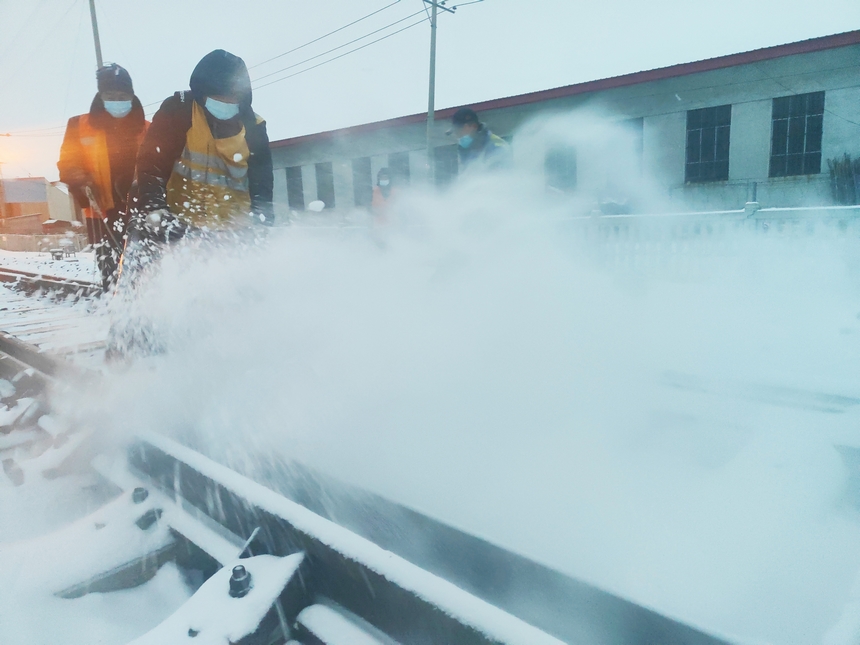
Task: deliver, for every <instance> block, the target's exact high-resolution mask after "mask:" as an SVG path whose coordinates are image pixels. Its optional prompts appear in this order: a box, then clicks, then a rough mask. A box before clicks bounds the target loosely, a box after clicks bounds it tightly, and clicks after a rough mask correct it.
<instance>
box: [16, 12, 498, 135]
mask: <svg viewBox="0 0 860 645" xmlns="http://www.w3.org/2000/svg"><path fill="white" fill-rule="evenodd" d="M77 1H78V0H74V3H73V5H72V6H74V4H77ZM477 1H483V0H477ZM400 2H401V0H396V1H395V2H391V3H389V4H387V5H385V6H383V7H381V8H380V9H377V10H376V11H373V12H371V13H369V14H366V15H365V16H362V17H361V18H358V19H357V20H353V21H352V22H350V23H347V24H346V25H343V26H342V27H338V28H337V29H334V30H332V31H330V32H327V33H325V34H323V35H322V36H319V37H317V38H314V39H313V40H310V41H308V42H307V43H303V44H302V45H299V46H298V47H294V48H292V49H291V50H289V51H287V52H284V53H282V54H278V55H277V56H274V57H272V58H269V59H267V60H265V61H263V62H261V63H256V64H255V65H252V66H251V67H249V69H254V68H257V67H260V66H261V65H264V64H266V63H269V62H271V61H273V60H276V59H278V58H282V57H283V56H286V55H287V54H290V53H293V52H295V51H298V50H300V49H303V48H305V47H307V46H309V45H312V44H314V43H316V42H319V41H321V40H323V39H325V38H328V37H329V36H332V35H334V34H336V33H338V32H341V31H343V30H344V29H347V28H348V27H351V26H353V25H355V24H358V23H359V22H362V21H363V20H366V19H367V18H370V17H372V16H374V15H377V14H379V13H381V12H382V11H385V10H386V9H389V8H391V7H393V6H394V5H396V4H399V3H400ZM423 4H424V3H423V0H422V11H426V6H423ZM466 4H473V2H468V3H466ZM70 9H71V7H70ZM422 11H417V12H415V13H412V14H410V15H408V16H406V17H404V18H401V19H400V20H396V21H394V22H391V23H389V24H387V25H385V26H384V27H380V28H379V29H375V30H373V31H371V32H368V33H367V34H364V35H363V36H360V37H359V38H355V39H353V40H351V41H349V42H346V43H344V44H342V45H338V46H337V47H333V48H331V49H329V50H327V51H325V52H322V53H320V54H317V55H315V56H311V57H308V58H306V59H304V60H302V61H299V62H297V63H294V64H292V65H288V66H287V67H284V68H282V69H280V70H277V71H274V72H270V73H268V74H265V75H263V76H260V77H258V78H257V79H254V82H257V81H259V80H261V79H264V78H269V77H271V76H274V75H276V74H280V73H282V72H285V71H288V70H290V69H295V68H296V67H299V66H301V65H304V64H306V63H309V62H311V61H313V60H317V59H319V58H321V57H323V56H326V55H328V54H331V53H334V52H336V51H338V50H340V49H343V48H344V47H348V46H349V45H352V44H355V43H357V42H360V41H362V40H364V39H366V38H369V37H370V36H372V35H374V34H378V33H380V32H382V31H385V30H386V29H390V28H391V27H393V26H395V25H398V24H400V23H402V22H404V21H406V20H409V19H410V18H414V17H415V16H417V15H419V14H420V13H421V12H422ZM66 13H68V11H67V12H66ZM424 21H425V20H424V19H423V18H422V19H421V20H420V21H418V22H414V23H411V24H409V25H406V26H405V27H403V28H402V29H398V30H396V31H394V32H391V33H389V34H386V35H385V36H382V37H381V38H377V39H375V40H372V41H371V42H369V43H365V44H363V45H361V46H360V47H355V48H353V49H351V50H349V51H347V52H344V53H342V54H340V55H338V56H334V57H332V58H330V59H327V60H324V61H322V62H320V63H318V64H316V65H312V66H310V67H308V68H306V69H303V70H300V71H298V72H295V73H293V74H289V75H287V76H284V77H282V78H278V79H275V80H274V81H270V82H268V83H263V84H262V85H257V86H255V88H254V89H261V88H263V87H268V86H269V85H273V84H274V83H279V82H281V81H285V80H287V79H289V78H293V77H295V76H298V75H300V74H304V73H306V72H309V71H311V70H313V69H317V68H318V67H322V66H323V65H327V64H328V63H331V62H334V61H336V60H339V59H341V58H344V57H345V56H348V55H350V54H353V53H355V52H357V51H360V50H362V49H365V48H367V47H369V46H371V45H374V44H376V43H379V42H381V41H383V40H386V39H388V38H390V37H392V36H396V35H397V34H399V33H402V32H404V31H406V30H408V29H411V28H413V27H416V26H418V25H419V24H421V23H423V22H424ZM161 102H162V100H161V99H159V100H158V101H153V102H152V103H146V104H144V105H143V108H144V109H146V108H149V107H152V106H154V105H159V104H160V103H161ZM153 113H154V111H153ZM151 114H152V113H149V114H147V116H151ZM65 128H66V125H65V124H62V125H56V126H51V127H45V128H33V129H29V130H18V131H12V132H8V133H3V134H0V136H16V137H28V138H38V137H57V136H62V134H63V132H64V131H65Z"/></svg>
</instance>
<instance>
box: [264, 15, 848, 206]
mask: <svg viewBox="0 0 860 645" xmlns="http://www.w3.org/2000/svg"><path fill="white" fill-rule="evenodd" d="M359 98H360V97H357V100H358V99H359ZM471 107H473V108H474V109H475V110H476V111H477V112H478V113H479V114H480V116H481V119H482V120H483V121H484V122H486V123H487V124H488V125H489V127H490V128H491V129H492V130H493V132H495V133H496V134H499V135H501V136H503V137H505V138H508V139H513V143H514V155H515V158H518V157H519V153H518V150H517V138H518V133H519V132H521V131H522V128H523V126H524V125H527V124H528V123H529V122H531V121H533V120H534V119H535V118H537V117H540V116H546V115H558V114H565V113H573V112H575V111H577V110H579V109H581V108H588V107H593V108H596V109H599V110H600V111H601V113H604V114H607V115H611V117H610V118H612V119H614V120H618V121H623V122H625V123H626V124H627V125H628V126H629V127H630V128H632V130H633V131H634V134H635V136H636V138H637V139H638V146H637V147H638V151H637V154H638V155H640V160H639V161H640V163H641V166H642V167H643V168H644V169H645V170H646V172H647V173H648V175H649V176H651V177H653V178H654V180H655V181H656V182H657V185H658V187H659V190H660V191H661V192H663V194H664V195H665V197H666V198H667V200H666V201H667V203H668V204H670V208H672V209H675V210H682V209H695V210H721V209H735V208H743V205H744V203H745V202H747V201H751V200H753V199H754V198H755V199H757V200H758V202H760V203H761V204H762V206H801V205H825V204H831V203H833V197H832V190H831V180H830V173H829V171H828V161H829V160H833V159H839V158H844V155H845V154H848V155H851V156H852V157H853V158H854V159H858V158H860V31H853V32H848V33H843V34H837V35H834V36H827V37H823V38H815V39H812V40H806V41H802V42H797V43H791V44H787V45H780V46H777V47H769V48H766V49H759V50H755V51H751V52H745V53H740V54H733V55H730V56H723V57H719V58H713V59H709V60H704V61H698V62H693V63H685V64H680V65H674V66H671V67H666V68H662V69H656V70H650V71H644V72H638V73H634V74H627V75H624V76H618V77H614V78H608V79H603V80H597V81H591V82H587V83H580V84H576V85H569V86H566V87H560V88H555V89H550V90H545V91H541V92H535V93H531V94H524V95H520V96H512V97H507V98H501V99H496V100H491V101H486V102H483V103H479V104H474V105H472V106H471ZM456 109H457V108H456V107H453V108H449V109H446V110H441V111H439V112H437V120H438V122H437V124H436V129H435V132H434V134H433V144H434V155H433V156H434V158H433V160H432V161H433V165H434V169H435V181H436V183H437V184H444V183H446V182H448V181H451V180H452V178H453V177H454V176H456V174H457V172H458V162H457V155H456V147H455V145H454V142H453V141H452V140H451V138H450V137H447V136H446V134H445V132H446V130H447V129H448V127H449V125H448V122H447V119H450V117H451V115H452V114H453V113H454V111H455V110H456ZM425 127H426V113H421V114H412V115H409V116H404V117H400V118H396V119H390V120H387V121H381V122H377V123H369V124H364V125H359V126H355V127H350V128H343V129H340V130H334V131H330V132H320V133H317V134H311V135H306V136H301V137H295V138H291V139H285V140H281V141H274V142H272V144H271V147H272V154H273V159H274V167H275V199H276V201H277V202H278V203H279V204H278V207H279V209H280V210H281V212H284V211H285V210H286V208H287V207H289V208H290V209H293V210H302V209H303V208H305V206H306V205H307V204H309V203H310V202H311V201H314V200H317V199H321V200H322V201H324V202H325V203H326V205H327V206H328V207H334V208H337V209H341V208H352V207H355V206H359V207H363V206H367V205H368V203H369V199H370V198H369V193H370V190H371V185H372V182H373V178H375V176H376V172H377V170H378V169H379V168H381V167H384V166H387V167H389V168H390V169H391V170H392V171H393V172H394V173H395V174H399V175H400V176H401V178H402V180H405V181H416V180H418V181H421V180H424V179H426V177H427V174H428V173H427V170H426V169H427V168H428V164H427V155H426V152H425V149H426V134H425ZM545 155H546V159H545V165H546V171H547V174H548V176H552V175H554V176H555V177H554V178H552V179H548V180H549V181H552V182H555V183H556V184H559V185H561V186H562V187H564V188H567V189H573V188H574V187H575V186H576V184H577V181H578V179H580V178H581V177H582V176H584V175H587V174H588V172H589V159H588V158H587V155H584V154H581V153H580V154H577V151H576V150H575V149H571V150H568V151H565V150H547V151H546V152H545ZM855 167H856V166H855ZM857 182H858V183H860V177H858V178H857ZM856 188H857V192H858V193H860V185H858V186H857V187H856ZM857 197H860V195H857Z"/></svg>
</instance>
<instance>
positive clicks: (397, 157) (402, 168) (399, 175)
mask: <svg viewBox="0 0 860 645" xmlns="http://www.w3.org/2000/svg"><path fill="white" fill-rule="evenodd" d="M388 172H389V173H391V179H393V180H394V183H395V184H399V185H406V184H408V183H409V153H408V152H393V153H391V154H390V155H388Z"/></svg>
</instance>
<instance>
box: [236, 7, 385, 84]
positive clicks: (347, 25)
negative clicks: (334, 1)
mask: <svg viewBox="0 0 860 645" xmlns="http://www.w3.org/2000/svg"><path fill="white" fill-rule="evenodd" d="M400 2H401V0H394V2H392V3H391V4H387V5H385V6H384V7H382V8H381V9H377V10H376V11H372V12H371V13H369V14H367V15H366V16H362V17H361V18H359V19H358V20H353V21H352V22H350V23H348V24H346V25H343V26H342V27H338V28H337V29H335V30H333V31H330V32H328V33H327V34H323V35H322V36H319V37H317V38H314V39H313V40H309V41H308V42H306V43H304V44H303V45H299V46H298V47H293V48H292V49H290V50H288V51H285V52H284V53H282V54H278V55H277V56H272V57H271V58H269V59H267V60H264V61H263V62H262V63H256V64H255V65H251V67H249V68H248V69H249V70H251V69H254V68H255V67H260V66H261V65H265V64H266V63H271V62H272V61H273V60H277V59H279V58H283V57H284V56H286V55H287V54H292V53H293V52H297V51H299V50H300V49H304V48H305V47H308V46H309V45H313V44H314V43H318V42H319V41H321V40H324V39H326V38H328V37H329V36H333V35H334V34H336V33H338V32H341V31H343V30H344V29H347V28H349V27H352V26H353V25H357V24H358V23H360V22H362V21H363V20H367V19H368V18H370V17H372V16H375V15H376V14H378V13H381V12H383V11H385V10H386V9H390V8H391V7H393V6H394V5H396V4H400Z"/></svg>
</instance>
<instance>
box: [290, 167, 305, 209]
mask: <svg viewBox="0 0 860 645" xmlns="http://www.w3.org/2000/svg"><path fill="white" fill-rule="evenodd" d="M287 203H288V204H289V206H290V208H291V209H292V210H294V211H302V210H304V209H305V187H304V184H303V183H302V167H301V166H292V167H291V168H287Z"/></svg>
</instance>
